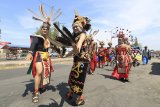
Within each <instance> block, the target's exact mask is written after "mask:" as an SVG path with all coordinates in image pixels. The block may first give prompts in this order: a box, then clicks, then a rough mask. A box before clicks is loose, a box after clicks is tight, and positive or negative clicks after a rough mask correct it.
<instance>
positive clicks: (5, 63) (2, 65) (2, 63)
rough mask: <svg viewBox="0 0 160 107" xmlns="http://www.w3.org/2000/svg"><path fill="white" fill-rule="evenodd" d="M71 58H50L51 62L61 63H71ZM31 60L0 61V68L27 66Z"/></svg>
mask: <svg viewBox="0 0 160 107" xmlns="http://www.w3.org/2000/svg"><path fill="white" fill-rule="evenodd" d="M72 59H73V58H56V59H52V63H53V64H63V63H67V64H69V63H72ZM30 63H31V61H26V60H10V61H8V60H7V61H0V70H4V69H16V68H24V67H29V65H30Z"/></svg>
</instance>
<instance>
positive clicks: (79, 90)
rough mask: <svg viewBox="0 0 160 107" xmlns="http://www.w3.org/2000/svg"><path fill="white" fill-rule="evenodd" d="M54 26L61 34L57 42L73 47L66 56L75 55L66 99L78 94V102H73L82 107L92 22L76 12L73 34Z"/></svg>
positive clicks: (63, 28) (64, 28)
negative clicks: (88, 40) (88, 41)
mask: <svg viewBox="0 0 160 107" xmlns="http://www.w3.org/2000/svg"><path fill="white" fill-rule="evenodd" d="M54 26H55V27H56V29H57V30H58V31H59V32H60V33H61V36H57V42H59V44H62V45H64V46H72V47H73V50H72V51H71V52H70V53H68V54H67V55H66V56H69V55H72V54H73V55H74V57H73V59H74V61H73V66H72V69H71V72H70V75H69V79H68V84H69V86H70V90H69V92H68V93H67V96H66V97H67V99H70V98H72V95H73V94H76V95H78V97H77V100H76V101H74V102H73V105H82V104H84V103H85V102H84V96H83V95H82V94H83V88H84V83H85V79H86V73H87V67H88V63H89V55H88V53H87V50H86V49H87V48H86V41H85V40H86V38H87V36H86V31H88V30H89V29H90V27H91V25H90V20H89V19H88V18H87V17H82V16H79V15H78V13H77V11H75V19H74V21H73V24H72V28H73V33H70V31H69V30H68V29H67V28H66V27H64V26H63V27H62V30H61V29H60V28H59V27H58V26H57V24H56V23H54Z"/></svg>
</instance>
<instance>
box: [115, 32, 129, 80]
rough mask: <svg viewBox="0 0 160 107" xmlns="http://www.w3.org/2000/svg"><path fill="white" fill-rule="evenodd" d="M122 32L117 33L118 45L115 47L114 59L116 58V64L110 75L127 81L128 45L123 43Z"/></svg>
mask: <svg viewBox="0 0 160 107" xmlns="http://www.w3.org/2000/svg"><path fill="white" fill-rule="evenodd" d="M124 37H125V35H124V34H123V33H121V32H120V33H119V34H118V45H117V46H116V47H115V51H116V59H117V60H118V63H117V66H115V68H114V71H113V73H112V76H113V77H114V78H116V79H118V80H125V81H128V72H129V69H128V67H129V59H128V55H127V51H128V46H127V45H125V44H124V40H123V39H124Z"/></svg>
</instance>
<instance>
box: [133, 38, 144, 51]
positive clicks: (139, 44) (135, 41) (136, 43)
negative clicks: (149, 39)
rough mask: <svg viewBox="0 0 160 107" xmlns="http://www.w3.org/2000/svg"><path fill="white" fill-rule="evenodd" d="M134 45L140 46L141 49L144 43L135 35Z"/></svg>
mask: <svg viewBox="0 0 160 107" xmlns="http://www.w3.org/2000/svg"><path fill="white" fill-rule="evenodd" d="M132 47H140V49H141V48H142V44H141V43H139V42H138V39H137V37H135V39H134V43H133V44H132Z"/></svg>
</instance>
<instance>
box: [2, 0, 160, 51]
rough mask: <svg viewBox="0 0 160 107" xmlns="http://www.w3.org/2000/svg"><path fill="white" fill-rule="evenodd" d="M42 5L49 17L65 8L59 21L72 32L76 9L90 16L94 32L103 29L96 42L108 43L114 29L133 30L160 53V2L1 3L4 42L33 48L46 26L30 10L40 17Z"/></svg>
mask: <svg viewBox="0 0 160 107" xmlns="http://www.w3.org/2000/svg"><path fill="white" fill-rule="evenodd" d="M40 3H42V4H43V5H44V9H45V10H46V13H48V14H49V12H50V9H51V6H54V10H55V11H56V10H58V9H59V8H61V10H62V15H61V16H60V17H59V18H58V19H57V21H60V23H62V24H63V25H65V26H66V27H67V28H68V29H71V25H72V21H73V19H74V10H75V9H76V10H77V11H78V12H79V14H80V15H82V16H87V17H89V18H90V19H91V24H92V29H93V30H92V31H94V30H97V29H99V30H100V31H99V33H98V34H97V35H96V36H95V41H98V40H100V41H101V40H103V41H104V42H105V43H106V44H107V42H108V40H110V38H111V35H113V34H111V30H112V32H114V30H113V29H114V28H116V27H121V28H124V29H129V30H130V31H132V32H131V34H132V35H133V36H134V37H137V38H138V42H139V43H141V44H142V46H148V48H149V49H154V50H160V36H159V34H160V15H159V12H160V6H159V4H160V0H1V3H0V13H1V14H0V28H1V30H2V31H1V32H2V34H1V39H2V40H4V41H8V42H11V43H12V44H13V45H22V46H29V45H30V41H29V37H30V35H32V34H34V33H35V32H36V30H37V29H38V28H39V26H40V25H41V24H42V23H41V22H38V21H35V20H33V19H32V16H33V14H32V13H30V12H29V11H28V10H27V9H31V10H33V11H34V12H35V13H37V14H39V15H40V12H39V4H40ZM106 31H107V32H106ZM116 44H117V39H113V45H116ZM106 46H107V45H106Z"/></svg>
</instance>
